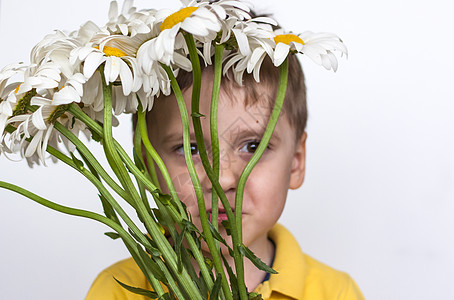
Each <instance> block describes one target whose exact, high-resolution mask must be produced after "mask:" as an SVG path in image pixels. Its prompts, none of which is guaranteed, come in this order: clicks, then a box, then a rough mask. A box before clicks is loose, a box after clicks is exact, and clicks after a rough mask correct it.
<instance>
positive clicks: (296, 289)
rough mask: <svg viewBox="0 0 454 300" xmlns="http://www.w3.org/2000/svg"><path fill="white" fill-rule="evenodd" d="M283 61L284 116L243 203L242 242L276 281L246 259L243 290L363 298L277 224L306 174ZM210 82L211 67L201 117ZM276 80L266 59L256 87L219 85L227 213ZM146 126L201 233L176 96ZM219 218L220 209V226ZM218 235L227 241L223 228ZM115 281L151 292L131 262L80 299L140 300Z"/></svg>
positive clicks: (297, 113) (293, 68) (205, 184)
mask: <svg viewBox="0 0 454 300" xmlns="http://www.w3.org/2000/svg"><path fill="white" fill-rule="evenodd" d="M289 60H290V61H289V81H288V86H287V93H286V96H285V100H284V107H283V113H282V115H281V117H280V119H279V121H278V123H277V125H276V129H275V131H274V133H273V136H272V138H271V140H270V143H269V146H268V148H267V150H266V151H265V153H264V155H263V156H262V158H261V159H260V161H259V162H258V164H257V165H256V167H255V168H254V170H253V171H252V173H251V175H250V176H249V178H248V180H247V183H246V187H245V191H244V203H243V243H244V244H245V245H246V246H247V247H249V248H250V249H251V250H252V251H253V252H254V253H255V254H256V255H257V256H258V257H260V258H261V259H262V261H264V262H265V263H266V264H268V265H270V266H272V267H273V268H274V269H275V270H276V271H277V272H278V274H276V275H271V276H270V275H269V274H266V273H265V272H263V271H261V270H259V269H257V268H256V267H255V266H254V265H252V263H250V262H249V260H247V259H245V280H246V286H247V287H248V288H249V289H250V291H252V290H255V291H256V292H258V293H260V294H262V297H263V298H264V299H308V300H317V299H364V297H363V296H362V294H361V292H360V291H359V289H358V287H357V286H356V284H355V283H354V281H353V280H352V279H351V278H350V277H349V276H348V275H347V274H345V273H342V272H339V271H336V270H334V269H331V268H330V267H328V266H326V265H324V264H322V263H320V262H317V261H316V260H314V259H312V258H311V257H309V256H307V255H305V254H303V253H302V252H301V249H300V248H299V246H298V244H297V242H296V240H295V239H294V238H293V236H292V235H291V234H290V233H289V232H288V231H287V230H286V229H285V228H284V227H283V226H281V225H279V224H277V221H278V219H279V217H280V215H281V213H282V211H283V209H284V204H285V200H286V197H287V191H288V189H297V188H299V187H300V186H301V185H302V183H303V180H304V175H305V143H306V133H305V126H306V120H307V110H306V90H305V84H304V75H303V72H302V69H301V66H300V64H299V62H298V59H297V58H296V57H295V56H294V55H290V56H289ZM191 76H192V74H191V73H184V72H181V73H180V75H179V77H178V78H177V79H178V82H179V84H180V87H181V89H182V91H183V95H184V99H185V102H186V106H187V109H188V111H190V101H191V100H190V99H191V93H192V88H191V84H192V82H191V81H192V77H191ZM212 78H213V70H212V67H207V68H205V69H203V72H202V89H201V99H200V113H201V114H203V115H205V116H209V114H210V101H211V88H212ZM278 78H279V70H278V68H275V67H274V66H273V65H272V63H271V61H269V60H265V61H264V63H263V65H262V69H261V73H260V80H261V81H260V83H257V82H255V81H254V79H253V78H252V76H250V75H246V76H245V77H244V79H243V86H240V85H238V84H237V83H235V82H234V80H229V79H228V78H227V77H223V79H222V83H221V93H220V99H219V110H218V111H219V113H218V132H219V143H220V145H219V148H220V178H219V182H220V184H221V186H222V188H223V190H224V191H225V193H226V196H227V198H228V200H229V202H230V205H231V206H232V207H233V206H234V201H235V191H236V186H237V184H238V179H239V177H240V175H241V172H242V170H243V168H244V166H245V165H246V163H247V162H248V160H249V159H250V158H251V156H252V154H253V153H254V151H255V149H256V148H257V146H258V144H259V143H260V139H261V137H262V134H263V132H264V129H265V127H266V124H267V122H268V118H269V115H270V113H271V108H272V106H273V104H274V103H273V102H274V99H275V96H276V93H277V85H278ZM147 121H148V124H149V135H150V138H151V142H152V144H153V146H154V147H155V149H156V150H157V152H158V153H159V155H160V156H161V158H162V159H163V161H164V163H165V164H166V166H167V168H168V171H169V173H170V175H171V177H172V178H174V179H176V180H175V182H176V183H175V184H176V186H175V187H176V189H177V192H178V193H179V197H180V199H181V200H182V201H183V202H185V204H186V206H187V208H188V211H189V213H190V215H191V216H192V219H193V222H194V223H195V225H196V226H197V227H198V228H201V225H200V217H199V212H198V207H197V202H196V197H195V193H194V188H193V187H192V184H191V183H190V182H191V181H190V180H189V174H188V171H187V167H186V163H185V159H184V154H183V146H182V144H183V141H182V128H181V119H180V113H179V109H178V106H177V102H176V99H175V96H174V95H170V96H168V97H160V98H159V99H156V101H155V103H154V106H153V109H152V110H151V112H150V113H149V114H148V117H147ZM201 122H202V128H203V132H204V140H205V143H206V145H208V146H207V148H208V149H209V148H210V147H209V145H210V130H209V128H210V127H209V126H210V125H209V122H210V120H209V118H201ZM191 125H192V124H191ZM193 132H194V131H193V128H192V126H191V133H192V137H191V138H192V141H191V152H192V154H193V160H194V164H195V166H196V168H197V173H198V175H199V178H200V182H201V185H202V189H203V195H204V199H205V201H206V205H207V210H208V211H207V212H208V213H210V207H211V192H212V187H211V182H210V180H209V179H208V178H207V176H206V174H205V172H204V170H203V166H202V163H201V161H200V158H199V156H198V150H197V146H196V144H195V137H194V136H193ZM158 177H159V181H160V185H161V187H165V186H166V185H165V183H164V181H163V179H162V177H161V176H159V174H158ZM164 191H165V192H168V191H166V190H165V189H164ZM225 218H226V216H225V213H224V211H223V209H222V206H221V205H220V209H219V219H220V220H222V219H225ZM219 231H220V233H221V235H222V236H223V237H224V238H225V239H226V240H228V238H229V237H228V236H227V234H226V232H225V229H224V228H223V227H222V225H221V226H220V227H219ZM203 250H205V251H208V250H207V249H203ZM226 254H227V253H226ZM227 259H228V260H229V263H230V265H232V266H233V265H234V263H233V259H232V258H231V257H230V256H228V257H227ZM114 276H115V278H117V279H118V280H120V281H122V282H124V283H126V284H130V285H132V286H137V287H142V288H145V289H151V287H150V286H149V284H148V283H147V282H146V279H145V277H144V276H143V275H142V273H141V271H140V270H139V268H138V267H137V266H136V265H135V263H134V261H133V260H132V259H131V258H130V259H126V260H123V261H121V262H119V263H117V264H115V265H113V266H111V267H109V268H108V269H106V270H105V271H103V272H102V273H101V274H100V275H99V276H98V277H97V279H96V280H95V282H94V283H93V285H92V287H91V289H90V291H89V293H88V295H87V298H86V299H88V300H92V299H100V300H102V299H131V300H132V299H146V298H145V297H143V296H139V295H136V294H133V293H131V292H129V291H127V290H125V289H123V288H122V287H121V286H120V285H119V284H118V283H116V282H115V281H114V279H113V277H114Z"/></svg>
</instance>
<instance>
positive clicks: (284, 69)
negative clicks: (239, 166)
mask: <svg viewBox="0 0 454 300" xmlns="http://www.w3.org/2000/svg"><path fill="white" fill-rule="evenodd" d="M287 77H288V59H286V60H285V61H284V62H283V63H282V65H281V67H280V77H279V89H278V92H277V95H276V100H275V103H274V107H273V111H272V112H271V116H270V119H269V121H268V125H267V127H266V129H265V133H264V134H263V137H262V140H261V141H260V144H259V146H258V147H257V150H256V151H255V153H254V155H252V157H251V159H250V160H249V162H248V163H247V164H246V166H245V167H244V169H243V172H242V173H241V176H240V179H239V180H238V187H237V190H236V194H235V211H236V212H237V211H238V212H239V211H242V208H243V194H244V188H245V185H246V181H247V178H248V176H249V175H250V174H251V172H252V169H253V168H254V167H255V165H256V164H257V162H258V161H259V159H260V158H261V157H262V155H263V153H264V152H265V150H266V148H267V147H268V143H269V141H270V139H271V136H272V135H273V131H274V128H275V127H276V124H277V121H278V119H279V115H280V113H281V110H282V105H283V103H284V98H285V92H286V89H287ZM235 222H236V224H237V227H238V231H239V233H240V235H241V236H242V234H243V232H242V216H241V214H236V215H235Z"/></svg>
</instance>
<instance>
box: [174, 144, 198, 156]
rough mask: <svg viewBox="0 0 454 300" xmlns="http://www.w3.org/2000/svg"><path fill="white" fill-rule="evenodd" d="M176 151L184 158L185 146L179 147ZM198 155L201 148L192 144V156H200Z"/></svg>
mask: <svg viewBox="0 0 454 300" xmlns="http://www.w3.org/2000/svg"><path fill="white" fill-rule="evenodd" d="M175 151H176V152H177V153H178V154H181V155H183V156H184V148H183V145H179V146H178V147H176V149H175ZM198 154H199V148H198V147H197V144H196V143H191V155H198Z"/></svg>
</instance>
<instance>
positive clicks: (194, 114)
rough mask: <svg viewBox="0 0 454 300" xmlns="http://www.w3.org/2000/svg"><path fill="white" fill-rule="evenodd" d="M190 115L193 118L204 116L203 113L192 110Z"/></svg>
mask: <svg viewBox="0 0 454 300" xmlns="http://www.w3.org/2000/svg"><path fill="white" fill-rule="evenodd" d="M191 117H193V118H201V117H205V115H203V114H201V113H199V112H193V113H192V114H191Z"/></svg>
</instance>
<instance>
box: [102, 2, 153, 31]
mask: <svg viewBox="0 0 454 300" xmlns="http://www.w3.org/2000/svg"><path fill="white" fill-rule="evenodd" d="M156 12H157V11H156V10H155V9H143V10H139V11H137V9H136V8H135V7H134V6H133V1H132V0H126V1H124V2H123V7H122V10H121V14H118V4H117V1H112V2H111V3H110V8H109V22H108V23H107V24H106V28H107V29H108V30H109V31H110V32H111V33H113V34H122V35H129V36H131V37H133V36H135V35H137V34H148V33H151V32H152V31H153V25H154V23H155V21H156V17H155V14H156ZM150 25H151V26H150ZM156 35H157V33H156Z"/></svg>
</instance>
